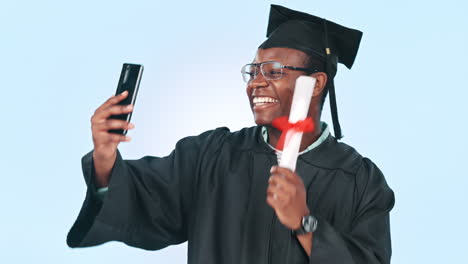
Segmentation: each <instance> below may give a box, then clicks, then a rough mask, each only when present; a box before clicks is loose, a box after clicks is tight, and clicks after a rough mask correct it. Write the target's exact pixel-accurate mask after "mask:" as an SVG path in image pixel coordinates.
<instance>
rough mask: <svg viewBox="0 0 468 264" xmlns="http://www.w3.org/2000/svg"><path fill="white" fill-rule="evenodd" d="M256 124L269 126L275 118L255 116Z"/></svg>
mask: <svg viewBox="0 0 468 264" xmlns="http://www.w3.org/2000/svg"><path fill="white" fill-rule="evenodd" d="M254 120H255V124H257V125H259V126H269V125H271V122H272V121H273V118H265V117H260V116H254Z"/></svg>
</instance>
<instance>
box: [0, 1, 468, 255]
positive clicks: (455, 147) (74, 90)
mask: <svg viewBox="0 0 468 264" xmlns="http://www.w3.org/2000/svg"><path fill="white" fill-rule="evenodd" d="M270 3H271V2H269V1H230V2H228V1H226V2H222V1H197V2H196V3H193V2H189V1H187V2H182V1H108V2H104V1H100V2H97V1H75V2H71V1H69V2H66V1H2V2H1V4H0V32H1V41H0V48H1V49H0V57H1V62H2V63H1V64H0V76H1V79H2V80H1V85H0V86H1V87H2V88H1V91H2V94H1V96H2V98H3V105H2V108H3V109H4V110H3V112H4V113H5V112H6V115H5V114H4V115H3V124H2V126H1V127H2V129H1V132H0V133H1V139H2V152H1V155H2V156H1V159H0V160H1V167H2V175H1V182H2V185H1V186H2V190H1V192H0V205H1V207H0V209H1V217H0V223H1V224H0V263H99V262H100V263H115V264H117V263H168V262H171V263H185V262H186V244H183V245H180V246H175V247H169V248H168V249H164V250H162V251H156V252H154V251H144V250H140V249H135V248H131V247H128V246H126V245H124V244H121V243H116V242H111V243H107V244H105V245H103V246H98V247H94V248H87V249H74V250H72V249H70V248H68V247H67V246H66V244H65V237H66V234H67V232H68V230H69V228H70V227H71V225H72V223H73V221H74V220H75V219H76V217H77V215H78V212H79V209H80V207H81V203H82V201H83V198H84V195H85V184H84V181H83V178H82V175H81V166H80V158H81V156H82V155H84V154H85V153H86V152H88V151H89V150H91V148H92V141H91V133H90V121H89V120H90V117H91V115H92V113H93V112H94V110H95V108H97V107H98V106H99V105H100V104H101V103H102V102H103V101H105V100H106V99H107V98H108V97H109V96H111V95H112V94H113V93H114V91H115V88H116V85H117V80H118V76H119V73H120V70H121V65H122V63H123V62H134V63H141V64H144V65H145V72H144V75H143V80H142V83H141V86H140V93H139V98H138V100H137V105H136V108H135V112H134V116H133V122H134V123H135V124H136V129H135V130H134V131H132V132H131V133H130V135H131V136H132V137H133V138H134V139H133V141H132V142H131V143H127V144H122V145H121V146H120V150H121V151H122V153H123V155H124V157H126V158H138V157H141V156H143V155H166V154H168V153H169V152H170V151H171V150H172V148H173V147H174V145H175V143H176V142H177V140H179V139H180V138H182V137H184V136H188V135H194V134H198V133H201V132H203V131H205V130H208V129H212V128H215V127H219V126H227V127H229V128H231V130H238V129H240V128H242V127H245V126H251V125H253V124H254V123H253V119H252V114H251V111H250V109H249V106H248V102H247V97H246V95H245V90H244V87H245V85H244V83H243V82H242V80H241V76H240V74H239V70H240V67H241V66H242V65H243V64H245V63H247V62H249V61H251V60H252V59H253V56H254V54H255V50H256V47H257V46H258V45H259V44H260V43H261V42H262V41H263V40H264V39H265V32H266V26H267V19H268V13H269V4H270ZM275 3H277V4H282V5H285V6H287V7H290V8H293V9H298V10H301V11H304V12H308V13H313V14H316V15H318V16H321V17H326V18H328V19H329V20H332V21H336V22H338V23H341V24H344V25H346V26H349V27H353V28H357V29H360V30H362V31H363V32H364V37H363V40H362V44H361V49H360V51H359V53H358V57H357V59H356V63H355V65H354V67H353V69H352V70H351V71H349V70H347V69H346V68H345V67H340V68H339V72H338V75H337V78H336V87H337V95H338V107H339V113H340V120H341V124H342V127H343V131H344V134H345V138H344V142H346V143H348V144H350V145H352V146H354V147H355V148H356V149H357V150H358V151H359V152H360V153H362V154H363V155H365V156H368V157H370V158H371V159H372V160H373V161H374V162H375V163H376V164H378V166H379V167H380V168H381V169H382V171H383V172H384V174H385V175H386V178H387V181H388V183H389V185H390V186H391V187H392V188H393V190H394V191H395V194H396V206H395V208H394V210H393V211H392V213H391V225H392V227H391V229H392V239H393V249H394V254H393V263H462V262H464V263H465V262H466V261H467V257H466V252H465V251H466V250H467V249H468V246H467V242H466V237H467V236H468V230H467V225H466V222H467V218H468V212H467V211H468V210H467V209H468V208H467V202H468V199H467V194H466V189H467V187H468V177H467V176H468V175H467V172H466V171H467V170H466V168H465V167H466V163H467V155H466V149H467V147H468V144H467V139H466V131H467V129H468V125H467V124H466V114H467V113H468V110H467V106H466V99H465V98H466V97H467V96H468V92H467V85H466V77H467V75H468V71H467V68H466V61H467V59H468V52H467V50H466V47H467V46H468V30H467V26H468V19H467V17H466V12H465V11H466V10H468V6H467V4H466V1H461V0H460V1H455V0H446V1H403V0H396V1H318V0H316V1H305V0H304V1H276V2H275ZM323 119H324V120H325V121H327V122H329V123H331V121H330V115H329V108H328V104H327V107H325V112H324V114H323ZM5 168H6V169H5Z"/></svg>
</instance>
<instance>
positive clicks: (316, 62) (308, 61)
mask: <svg viewBox="0 0 468 264" xmlns="http://www.w3.org/2000/svg"><path fill="white" fill-rule="evenodd" d="M304 67H305V68H312V69H316V70H318V71H320V72H325V73H326V69H325V59H324V58H321V57H319V56H312V55H309V54H307V56H306V58H305V60H304ZM327 75H328V74H327ZM327 94H328V80H327V84H325V88H324V90H323V92H322V98H321V100H320V111H322V109H323V105H324V104H325V99H326V98H327Z"/></svg>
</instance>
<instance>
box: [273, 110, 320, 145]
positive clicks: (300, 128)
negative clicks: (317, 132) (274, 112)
mask: <svg viewBox="0 0 468 264" xmlns="http://www.w3.org/2000/svg"><path fill="white" fill-rule="evenodd" d="M271 125H272V126H273V127H275V128H277V129H278V130H279V131H281V132H283V133H281V137H280V138H279V140H278V144H277V145H276V149H278V150H283V148H284V141H285V140H286V134H287V133H288V131H289V130H291V129H293V130H294V131H295V132H303V133H305V132H312V131H314V123H313V122H312V118H311V117H307V118H306V119H304V120H299V121H297V122H296V123H289V118H288V117H287V116H282V117H278V118H275V119H274V120H273V122H271Z"/></svg>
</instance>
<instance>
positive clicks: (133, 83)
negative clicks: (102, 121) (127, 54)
mask: <svg viewBox="0 0 468 264" xmlns="http://www.w3.org/2000/svg"><path fill="white" fill-rule="evenodd" d="M142 74H143V65H139V64H130V63H124V65H123V66H122V72H121V73H120V79H119V84H118V85H117V91H116V92H115V95H118V94H121V93H123V92H124V91H128V96H127V97H126V98H125V99H124V100H122V101H120V102H119V103H118V104H119V105H128V104H132V105H135V101H136V97H137V94H138V87H139V86H140V80H141V75H142ZM131 118H132V113H128V114H122V115H112V116H111V117H110V119H120V120H124V121H127V122H130V119H131ZM109 132H110V133H116V134H121V135H126V134H127V130H124V129H112V130H109Z"/></svg>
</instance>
